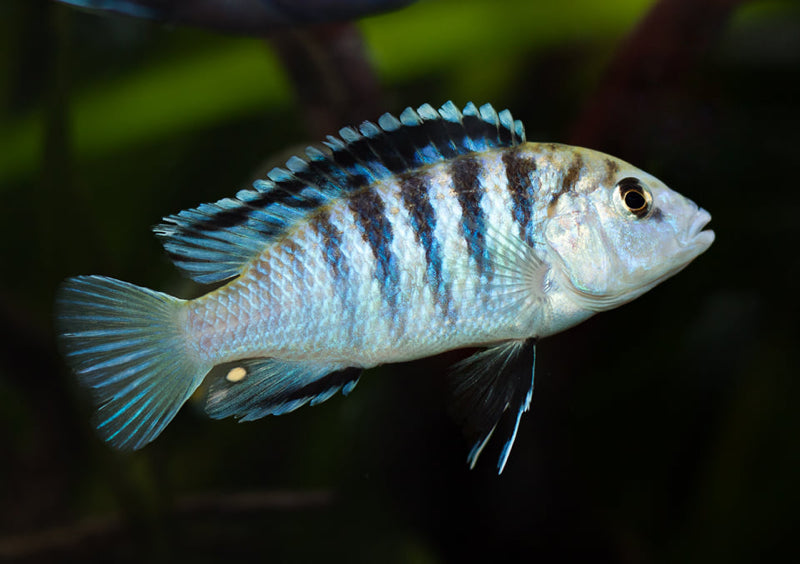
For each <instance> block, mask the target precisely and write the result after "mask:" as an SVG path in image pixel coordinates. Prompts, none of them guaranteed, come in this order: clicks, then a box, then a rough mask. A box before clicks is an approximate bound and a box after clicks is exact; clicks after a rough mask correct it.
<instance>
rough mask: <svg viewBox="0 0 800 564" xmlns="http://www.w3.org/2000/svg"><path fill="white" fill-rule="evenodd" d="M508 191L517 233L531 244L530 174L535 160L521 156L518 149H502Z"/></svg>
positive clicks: (532, 196)
mask: <svg viewBox="0 0 800 564" xmlns="http://www.w3.org/2000/svg"><path fill="white" fill-rule="evenodd" d="M502 160H503V165H504V166H505V170H506V180H507V186H508V193H509V195H510V196H511V206H512V209H511V216H512V217H513V218H514V221H515V222H516V224H517V227H518V228H519V235H520V237H521V238H522V240H523V241H525V242H526V243H528V244H529V245H532V244H533V226H532V225H531V220H532V215H533V204H534V201H535V194H534V191H533V182H532V180H531V175H532V174H533V173H534V172H536V161H535V160H534V159H533V158H532V157H530V156H523V155H522V154H521V151H520V150H519V149H506V150H505V151H503V156H502Z"/></svg>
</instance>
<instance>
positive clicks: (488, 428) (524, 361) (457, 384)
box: [451, 339, 536, 474]
mask: <svg viewBox="0 0 800 564" xmlns="http://www.w3.org/2000/svg"><path fill="white" fill-rule="evenodd" d="M535 359H536V340H535V339H527V340H524V341H509V342H505V343H502V344H499V345H497V346H495V347H492V348H490V349H486V350H484V351H481V352H478V353H476V354H474V355H472V356H470V357H468V358H466V359H464V360H462V361H461V362H459V363H458V364H456V365H455V366H454V367H453V374H452V377H451V411H452V413H453V416H454V417H455V418H456V420H457V421H458V422H459V423H461V424H462V426H463V428H464V432H465V434H466V435H467V437H468V438H469V439H470V440H474V441H475V443H474V445H473V447H472V450H470V453H469V456H468V457H467V462H468V463H469V467H470V468H474V467H475V463H476V462H477V461H478V456H479V455H480V453H481V451H482V450H483V447H485V446H486V443H488V442H489V439H490V438H491V437H492V434H493V433H494V432H495V431H496V430H497V429H498V424H499V423H500V421H501V419H502V418H503V417H504V415H505V414H508V416H510V417H511V418H513V419H512V425H509V427H511V430H510V431H506V434H505V435H504V436H503V437H501V439H502V440H503V448H502V451H501V452H500V459H499V460H498V463H497V473H498V474H500V473H501V472H502V471H503V468H505V465H506V461H508V455H509V454H510V453H511V447H512V446H513V445H514V439H515V438H516V436H517V429H518V427H519V421H520V419H521V418H522V414H523V413H524V412H525V411H527V410H528V407H530V403H531V396H532V395H533V373H534V363H535Z"/></svg>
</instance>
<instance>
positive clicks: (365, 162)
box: [155, 102, 525, 283]
mask: <svg viewBox="0 0 800 564" xmlns="http://www.w3.org/2000/svg"><path fill="white" fill-rule="evenodd" d="M339 136H340V138H337V137H334V136H330V135H329V136H328V138H327V140H326V141H324V142H323V144H324V145H325V147H326V148H327V151H323V150H320V149H318V148H314V147H309V148H307V149H306V158H305V159H303V158H300V157H292V158H291V159H289V160H288V161H287V162H286V168H274V169H272V171H270V172H269V174H268V175H267V179H265V180H257V181H256V182H254V183H253V189H252V190H242V191H240V192H239V193H237V194H236V197H235V198H225V199H222V200H219V201H218V202H215V203H213V204H202V205H200V206H198V207H196V208H192V209H189V210H184V211H182V212H180V213H178V214H175V215H171V216H168V217H166V218H164V220H163V223H161V224H160V225H158V226H157V227H156V228H155V233H156V235H158V236H159V237H161V238H162V239H163V240H164V248H165V250H166V251H167V253H169V255H170V257H171V258H172V260H173V261H174V262H175V264H176V266H178V267H179V268H180V269H181V270H183V271H184V272H185V273H186V274H188V275H189V276H190V277H191V278H193V279H195V280H197V281H198V282H203V283H214V282H221V281H223V280H226V279H228V278H231V277H233V276H236V275H238V274H240V273H241V272H242V270H243V269H244V267H245V266H246V265H247V264H248V263H249V262H250V261H251V260H252V259H253V258H254V257H256V256H257V255H258V254H260V253H261V252H262V251H263V250H264V247H265V246H266V245H267V244H269V243H271V242H272V241H274V240H275V239H277V238H278V237H280V236H281V235H282V234H283V233H285V231H286V229H287V228H288V227H289V226H291V225H292V224H294V223H295V222H296V221H299V220H301V219H302V218H304V217H306V216H307V215H308V214H310V213H312V212H313V211H314V210H317V209H319V208H320V207H322V206H325V205H326V204H328V203H330V202H331V201H332V200H335V199H337V198H339V197H342V196H344V195H346V194H348V193H350V192H353V191H355V190H359V189H361V188H364V187H365V186H369V185H371V184H373V183H375V182H379V181H381V180H383V179H385V178H388V177H390V176H392V175H396V174H400V173H403V172H407V171H410V170H414V169H416V168H419V167H422V166H425V165H430V164H434V163H437V162H442V161H445V160H448V159H451V158H453V157H456V156H458V155H464V154H468V153H473V152H477V151H484V150H487V149H492V148H498V147H512V146H514V145H518V144H520V143H524V142H525V131H524V128H523V126H522V123H520V122H519V121H514V119H513V118H512V117H511V113H510V112H509V111H508V110H503V111H502V112H500V113H499V114H498V113H497V112H496V111H495V110H494V108H492V106H491V105H489V104H485V105H483V106H481V108H480V109H478V108H477V107H476V106H475V105H474V104H473V103H472V102H470V103H468V104H467V105H466V106H465V107H464V110H463V112H462V111H459V109H458V108H457V107H456V106H455V104H453V102H447V103H446V104H444V105H443V106H442V107H441V108H440V109H439V110H438V111H436V110H434V109H433V108H432V107H431V106H430V105H428V104H424V105H422V106H420V107H419V108H418V109H417V110H416V111H415V110H413V109H412V108H406V109H405V110H404V111H403V112H402V113H401V114H400V117H399V119H398V118H396V117H394V116H393V115H391V114H388V113H387V114H384V115H383V116H381V117H380V118H379V119H378V123H377V124H374V123H372V122H369V121H365V122H364V123H362V124H361V126H360V127H358V128H354V127H344V128H342V129H341V130H339Z"/></svg>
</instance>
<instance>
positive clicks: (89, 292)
mask: <svg viewBox="0 0 800 564" xmlns="http://www.w3.org/2000/svg"><path fill="white" fill-rule="evenodd" d="M183 303H184V302H183V300H179V299H178V298H174V297H172V296H168V295H166V294H162V293H160V292H155V291H153V290H148V289H147V288H140V287H138V286H134V285H133V284H128V283H127V282H121V281H119V280H114V279H112V278H105V277H102V276H80V277H77V278H71V279H69V280H67V281H66V282H65V283H64V285H63V286H62V287H61V288H60V290H59V294H58V297H57V300H56V327H57V332H58V339H59V343H60V345H61V346H62V348H63V349H64V352H65V356H66V358H67V361H68V362H69V364H70V365H71V366H72V369H73V370H74V371H75V373H76V374H77V376H78V379H79V381H80V383H81V384H82V385H84V386H86V387H88V388H91V391H92V393H93V395H94V399H95V403H96V404H97V405H98V410H97V416H96V422H97V429H98V432H99V433H100V435H101V436H102V437H103V438H104V439H105V440H106V441H108V442H109V443H111V444H112V445H114V446H115V447H118V448H121V449H138V448H141V447H143V446H144V445H146V444H147V443H149V442H150V441H152V440H153V439H155V438H156V437H157V436H158V435H159V434H160V433H161V431H162V430H163V429H164V427H165V426H166V425H167V424H168V423H169V422H170V421H171V420H172V418H173V417H175V414H176V413H177V411H178V409H179V408H180V407H181V405H183V403H184V402H185V401H186V400H187V399H188V398H189V396H190V395H191V394H192V392H194V390H195V389H196V388H197V386H198V385H199V384H200V382H201V381H202V380H203V377H204V376H205V374H206V372H208V370H209V369H210V368H211V367H210V366H205V365H203V364H202V363H199V362H197V361H195V359H193V358H191V357H190V356H189V353H188V351H187V348H186V346H185V343H184V340H183V337H182V329H181V326H180V311H181V306H182V304H183Z"/></svg>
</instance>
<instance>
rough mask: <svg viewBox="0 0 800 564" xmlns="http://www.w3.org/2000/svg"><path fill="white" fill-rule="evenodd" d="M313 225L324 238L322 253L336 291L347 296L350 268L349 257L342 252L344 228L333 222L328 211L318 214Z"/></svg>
mask: <svg viewBox="0 0 800 564" xmlns="http://www.w3.org/2000/svg"><path fill="white" fill-rule="evenodd" d="M311 225H312V227H313V228H314V229H315V230H316V232H317V233H318V234H319V236H320V238H321V239H322V254H323V256H324V257H325V263H326V264H327V265H328V269H329V270H330V271H331V272H332V273H333V279H334V284H335V285H336V293H337V295H339V296H345V295H347V288H348V286H349V284H350V268H349V264H348V262H347V257H346V256H344V253H342V230H341V229H339V228H338V227H336V226H335V225H334V224H332V223H331V220H330V215H329V214H328V213H320V214H318V215H317V216H316V217H315V218H314V221H313V222H312V224H311Z"/></svg>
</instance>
